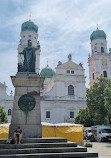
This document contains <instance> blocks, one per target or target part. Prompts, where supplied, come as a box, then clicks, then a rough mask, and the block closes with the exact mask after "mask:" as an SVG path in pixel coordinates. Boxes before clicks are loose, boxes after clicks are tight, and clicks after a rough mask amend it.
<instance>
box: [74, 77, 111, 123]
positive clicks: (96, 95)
mask: <svg viewBox="0 0 111 158" xmlns="http://www.w3.org/2000/svg"><path fill="white" fill-rule="evenodd" d="M110 96H111V80H110V79H107V78H104V77H102V76H100V77H99V78H98V79H97V83H94V84H93V86H92V87H91V88H89V89H87V94H86V97H87V99H86V103H87V108H86V110H82V111H81V110H80V112H79V113H78V116H77V118H76V119H75V122H76V123H77V122H78V123H82V124H84V126H86V124H87V125H89V126H92V125H102V124H109V121H108V119H110V120H111V98H110ZM88 120H89V123H88V122H87V121H88Z"/></svg>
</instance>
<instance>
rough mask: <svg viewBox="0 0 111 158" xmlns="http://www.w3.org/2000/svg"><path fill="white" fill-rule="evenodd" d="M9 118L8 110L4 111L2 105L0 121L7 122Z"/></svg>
mask: <svg viewBox="0 0 111 158" xmlns="http://www.w3.org/2000/svg"><path fill="white" fill-rule="evenodd" d="M7 122H8V119H7V117H6V112H5V111H4V108H3V107H1V106H0V123H7Z"/></svg>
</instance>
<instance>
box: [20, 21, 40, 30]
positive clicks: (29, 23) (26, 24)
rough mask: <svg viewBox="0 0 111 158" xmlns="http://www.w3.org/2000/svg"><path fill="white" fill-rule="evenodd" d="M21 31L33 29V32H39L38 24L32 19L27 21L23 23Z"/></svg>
mask: <svg viewBox="0 0 111 158" xmlns="http://www.w3.org/2000/svg"><path fill="white" fill-rule="evenodd" d="M21 31H22V32H23V31H32V32H36V33H37V32H38V26H37V25H35V24H34V22H32V21H30V20H29V21H26V22H24V23H23V24H22V27H21Z"/></svg>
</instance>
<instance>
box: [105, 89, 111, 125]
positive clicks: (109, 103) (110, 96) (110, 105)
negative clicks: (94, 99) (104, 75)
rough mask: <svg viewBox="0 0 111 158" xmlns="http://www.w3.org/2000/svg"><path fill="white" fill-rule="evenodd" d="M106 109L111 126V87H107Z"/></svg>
mask: <svg viewBox="0 0 111 158" xmlns="http://www.w3.org/2000/svg"><path fill="white" fill-rule="evenodd" d="M104 98H105V107H106V110H107V115H108V120H109V123H110V124H111V87H106V88H105V91H104Z"/></svg>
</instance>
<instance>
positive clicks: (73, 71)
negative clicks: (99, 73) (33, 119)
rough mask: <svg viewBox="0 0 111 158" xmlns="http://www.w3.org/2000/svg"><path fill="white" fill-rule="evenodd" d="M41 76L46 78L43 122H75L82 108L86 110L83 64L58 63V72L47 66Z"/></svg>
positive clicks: (42, 93) (42, 110) (70, 57)
mask: <svg viewBox="0 0 111 158" xmlns="http://www.w3.org/2000/svg"><path fill="white" fill-rule="evenodd" d="M40 75H41V76H42V77H45V82H44V87H43V89H42V91H41V116H42V122H50V123H61V122H62V123H64V122H74V119H75V117H76V116H77V114H78V112H79V110H80V109H81V108H86V87H85V75H84V68H83V66H82V64H81V63H80V64H79V65H78V64H76V63H74V62H73V61H72V56H71V54H69V56H68V61H67V62H66V63H63V64H62V62H60V61H59V62H58V65H57V67H56V72H55V73H54V71H53V70H52V69H51V68H50V67H49V66H48V65H47V67H46V68H44V69H43V70H42V71H41V73H40Z"/></svg>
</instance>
